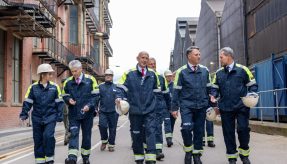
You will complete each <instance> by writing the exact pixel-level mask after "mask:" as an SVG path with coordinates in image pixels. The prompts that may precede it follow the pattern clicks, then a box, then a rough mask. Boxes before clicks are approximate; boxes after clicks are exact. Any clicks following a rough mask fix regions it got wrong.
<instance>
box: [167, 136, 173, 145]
mask: <svg viewBox="0 0 287 164" xmlns="http://www.w3.org/2000/svg"><path fill="white" fill-rule="evenodd" d="M166 144H167V147H171V146H172V145H173V142H172V138H171V137H167V138H166Z"/></svg>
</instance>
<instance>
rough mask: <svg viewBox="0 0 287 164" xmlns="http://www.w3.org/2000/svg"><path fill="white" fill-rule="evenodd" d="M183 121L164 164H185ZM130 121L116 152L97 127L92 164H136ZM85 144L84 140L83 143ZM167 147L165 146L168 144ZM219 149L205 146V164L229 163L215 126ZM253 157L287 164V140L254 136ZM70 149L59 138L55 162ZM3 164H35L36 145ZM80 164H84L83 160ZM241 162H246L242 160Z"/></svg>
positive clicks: (123, 123) (121, 129)
mask: <svg viewBox="0 0 287 164" xmlns="http://www.w3.org/2000/svg"><path fill="white" fill-rule="evenodd" d="M179 125H180V120H177V123H176V128H175V134H174V145H173V147H171V148H167V147H166V145H165V146H164V150H163V151H164V154H165V158H164V160H163V161H160V162H157V163H161V164H183V163H184V162H183V158H184V152H183V149H182V138H181V134H180V127H179ZM129 126H130V125H129V121H128V119H127V117H126V116H122V117H120V120H119V123H118V131H117V139H116V148H115V149H116V151H115V152H112V153H111V152H108V151H100V145H101V142H100V135H99V130H98V127H97V126H94V128H93V137H92V154H91V157H90V161H91V163H92V164H133V163H134V158H133V153H132V149H131V138H130V132H129ZM80 141H81V140H80ZM164 144H165V143H164ZM215 144H216V147H215V148H209V147H204V154H203V156H202V161H203V163H204V164H227V163H228V162H227V159H226V155H225V145H224V141H223V136H222V130H221V127H220V126H215ZM250 147H251V156H250V160H251V162H252V163H253V164H270V163H272V164H286V163H287V155H286V153H287V137H283V136H276V135H266V134H258V133H253V132H252V133H251V143H250ZM67 150H68V147H67V146H64V144H63V136H59V137H57V145H56V152H55V163H56V164H63V163H64V160H65V158H66V157H67ZM0 156H2V158H1V159H0V163H3V164H33V163H34V154H33V145H29V146H26V147H24V148H21V149H17V150H11V151H10V152H9V151H8V153H5V154H1V155H0ZM78 163H82V160H81V158H79V160H78ZM237 163H242V162H241V161H240V159H239V160H238V162H237Z"/></svg>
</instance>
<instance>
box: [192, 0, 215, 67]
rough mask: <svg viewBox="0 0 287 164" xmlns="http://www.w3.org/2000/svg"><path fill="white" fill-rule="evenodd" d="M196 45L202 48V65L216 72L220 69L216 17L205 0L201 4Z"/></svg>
mask: <svg viewBox="0 0 287 164" xmlns="http://www.w3.org/2000/svg"><path fill="white" fill-rule="evenodd" d="M195 45H196V46H198V47H199V48H200V53H201V62H200V63H201V64H202V65H205V66H206V67H208V68H209V70H210V72H215V71H216V70H217V68H218V55H217V49H218V48H217V26H216V17H215V15H214V13H213V11H212V10H211V9H210V7H209V6H208V4H207V3H206V1H205V0H203V1H202V2H201V11H200V17H199V21H198V26H197V32H196V39H195ZM210 62H213V63H214V64H210Z"/></svg>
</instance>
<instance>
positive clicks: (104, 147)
mask: <svg viewBox="0 0 287 164" xmlns="http://www.w3.org/2000/svg"><path fill="white" fill-rule="evenodd" d="M106 147H107V144H106V143H102V145H101V151H104V150H105V149H106Z"/></svg>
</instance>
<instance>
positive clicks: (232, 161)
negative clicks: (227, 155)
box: [228, 158, 236, 164]
mask: <svg viewBox="0 0 287 164" xmlns="http://www.w3.org/2000/svg"><path fill="white" fill-rule="evenodd" d="M228 161H229V164H236V159H235V158H231V159H229V160H228Z"/></svg>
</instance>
